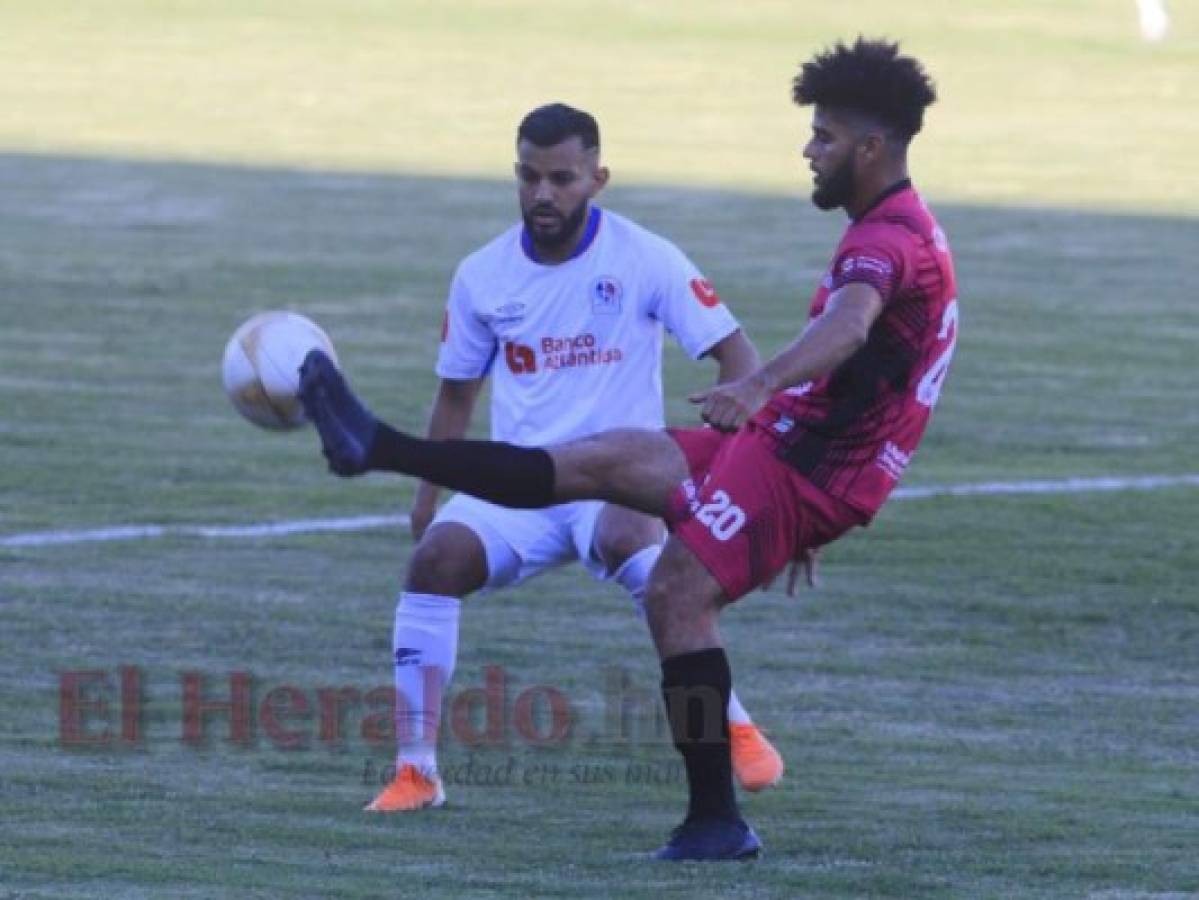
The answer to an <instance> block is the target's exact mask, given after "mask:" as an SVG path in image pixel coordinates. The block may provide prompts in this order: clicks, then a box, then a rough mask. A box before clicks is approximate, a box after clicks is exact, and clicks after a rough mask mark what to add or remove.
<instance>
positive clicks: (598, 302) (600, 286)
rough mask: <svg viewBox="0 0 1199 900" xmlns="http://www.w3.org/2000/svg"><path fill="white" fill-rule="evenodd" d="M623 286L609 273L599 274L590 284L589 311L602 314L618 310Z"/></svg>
mask: <svg viewBox="0 0 1199 900" xmlns="http://www.w3.org/2000/svg"><path fill="white" fill-rule="evenodd" d="M623 299H624V288H623V287H621V285H620V282H619V281H618V280H617V279H615V278H613V277H612V276H611V275H601V276H600V277H599V278H597V279H595V281H594V282H593V283H592V285H591V311H592V312H594V313H600V314H603V315H615V314H617V313H619V312H620V309H621V300H623Z"/></svg>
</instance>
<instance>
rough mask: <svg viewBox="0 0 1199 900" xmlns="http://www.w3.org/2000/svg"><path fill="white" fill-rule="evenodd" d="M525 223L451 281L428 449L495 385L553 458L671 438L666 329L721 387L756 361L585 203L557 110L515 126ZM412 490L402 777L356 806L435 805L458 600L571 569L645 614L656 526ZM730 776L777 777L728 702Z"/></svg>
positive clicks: (522, 434) (673, 255) (582, 129)
mask: <svg viewBox="0 0 1199 900" xmlns="http://www.w3.org/2000/svg"><path fill="white" fill-rule="evenodd" d="M516 149H517V163H516V177H517V187H518V194H519V199H520V208H521V217H522V220H523V221H522V222H520V223H517V224H515V225H513V226H512V227H511V228H509V229H508V230H507V231H505V232H504V233H503V234H501V235H500V236H499V237H497V238H495V239H494V240H492V241H491V242H490V243H488V244H486V245H485V246H483V247H482V248H480V249H479V250H477V251H476V252H474V253H472V254H471V255H470V256H468V257H466V258H465V259H464V260H463V261H462V262H461V264H460V265H459V266H458V270H457V272H456V273H455V275H454V279H453V282H452V284H451V286H450V293H449V300H448V303H447V308H446V317H445V324H444V329H443V335H442V344H441V350H440V354H439V356H438V360H437V374H438V376H439V377H440V378H441V383H440V387H439V389H438V392H437V395H436V398H435V400H434V404H433V411H432V414H431V416H430V422H429V430H428V436H429V437H430V438H432V439H446V438H460V437H462V436H463V435H464V434H465V433H466V430H467V427H468V425H469V422H470V419H471V415H472V413H473V410H474V405H475V399H476V397H477V396H478V392H479V389H480V387H481V386H482V383H483V381H484V379H486V378H487V377H488V376H491V377H492V379H493V385H492V404H491V436H492V439H493V440H497V441H508V442H511V443H514V444H519V445H524V446H536V445H552V444H559V443H562V442H563V441H569V440H572V439H574V438H578V437H582V436H584V435H588V434H592V433H594V432H598V431H603V430H605V429H609V428H616V427H633V428H661V427H663V425H664V416H663V400H662V373H661V355H662V340H663V332H664V331H669V332H670V333H671V334H672V335H673V336H674V338H675V340H677V341H678V343H679V344H680V345H681V346H682V348H683V349H684V350H685V351H686V352H687V354H688V355H689V356H691V357H692V358H693V359H699V358H700V357H705V356H710V357H711V358H712V359H714V360H715V361H716V362H717V364H718V366H719V381H721V382H726V381H733V380H736V379H738V378H740V377H742V376H744V375H747V374H749V373H750V372H752V371H754V370H756V368H757V366H758V364H759V359H758V355H757V352H756V351H755V349H754V347H753V345H752V344H751V343H750V341H749V339H748V338H746V337H745V335H744V334H743V333H742V331H741V329H740V327H739V326H738V324H737V321H736V319H734V318H733V316H732V314H731V313H730V312H729V311H728V309H727V308H726V307H725V306H724V304H723V303H722V302H721V301H720V298H719V297H718V296H717V294H716V291H715V290H714V289H713V287H712V286H711V284H709V282H708V281H707V280H706V279H704V277H703V275H702V274H701V273H700V272H699V270H698V269H697V268H696V267H695V265H694V264H693V263H692V262H691V261H690V260H689V259H688V258H687V257H686V256H685V255H684V254H683V253H682V252H681V251H680V250H679V249H678V248H677V247H675V246H674V245H673V244H672V243H670V242H669V241H667V240H665V239H664V238H662V237H659V236H658V235H655V234H653V233H651V232H649V231H647V230H645V229H644V228H642V227H640V226H639V225H637V224H635V223H634V222H631V221H630V220H628V219H626V218H624V217H622V216H619V215H616V214H615V213H613V212H610V211H609V210H606V209H601V208H600V207H598V206H596V205H594V204H592V202H591V201H592V200H593V198H594V197H595V196H596V194H598V193H599V191H600V190H601V189H602V188H603V187H604V186H605V185H606V184H607V182H608V177H609V172H608V170H607V168H605V167H603V166H601V165H600V158H599V128H598V126H597V124H596V122H595V119H594V118H592V116H590V115H589V114H588V113H586V112H583V111H581V110H576V109H573V108H572V107H569V106H566V105H564V104H561V103H555V104H550V105H547V106H542V107H539V108H538V109H535V110H533V111H532V112H531V113H529V114H528V116H526V117H525V119H524V121H523V122H522V123H521V125H520V127H519V128H518V130H517V147H516ZM437 491H438V489H437V488H436V487H435V486H433V485H431V484H428V483H426V482H422V483H421V484H420V485H419V486H418V488H417V491H416V497H415V500H414V503H413V510H412V526H413V534H414V536H415V537H416V538H417V540H418V544H417V546H416V549H415V551H414V552H413V556H412V560H411V562H410V564H409V571H408V578H407V581H406V583H405V586H404V590H403V592H402V593H401V594H400V598H399V602H398V603H397V605H396V614H395V630H394V633H393V654H394V662H395V685H396V738H397V745H398V746H397V756H396V775H395V777H394V779H393V780H392V781H391V783H390V784H388V785H387V787H386V788H385V789H384V790H383V791H382V792H381V793H380V794H379V796H378V797H376V798H375V799H374V800H373V801H372V802H371V803H370V804H369V805H368V806H367V809H368V810H371V811H376V812H399V811H408V810H417V809H423V808H426V807H431V806H440V805H441V804H442V803H443V802H444V801H445V793H444V790H443V787H442V784H441V780H440V779H439V777H438V775H437V757H436V742H437V727H438V718H439V715H440V707H441V700H442V696H443V693H444V689H445V687H446V686H447V685H448V684H449V681H450V679H451V677H452V676H453V671H454V664H455V661H456V658H457V650H458V618H459V607H460V605H461V599H462V598H463V597H465V596H467V595H468V594H471V593H473V592H475V591H477V590H480V589H492V590H493V589H496V588H500V587H506V586H508V585H513V584H517V583H520V582H522V581H524V580H525V579H527V578H530V577H532V576H534V575H537V574H538V573H540V572H543V571H545V570H546V569H548V568H551V567H554V566H558V565H561V564H563V563H567V562H570V561H573V560H578V561H580V562H582V563H583V565H584V566H585V567H586V568H587V569H588V571H590V572H591V573H592V574H593V575H594V576H595V577H597V578H600V579H612V580H615V581H616V582H618V583H619V584H620V585H621V586H622V587H624V588H625V589H626V590H627V591H628V592H629V593H630V594H631V595H632V597H633V598H634V600H635V602H636V603H637V604H638V605H639V606H641V604H642V602H643V597H644V593H645V586H646V583H647V581H648V578H649V573H650V570H651V569H652V568H653V565H654V562H655V561H656V560H657V558H658V554H659V553H660V552H661V545H662V542H663V540H664V537H665V531H664V527H663V525H662V523H661V522H660V521H659V520H657V519H654V518H652V517H650V516H647V515H644V514H643V513H639V512H634V511H632V510H628V509H624V508H622V507H616V506H611V505H606V504H604V503H602V502H600V501H583V502H578V503H566V504H562V505H559V506H554V507H550V508H548V509H507V508H505V507H501V506H495V505H493V504H490V503H487V502H484V501H482V500H478V499H475V498H473V497H469V496H467V495H465V494H459V495H456V496H454V497H453V498H452V499H451V500H450V501H449V502H448V503H446V504H445V505H444V506H443V507H442V508H441V509H440V510H439V511H438V510H436V498H437ZM729 720H730V723H731V729H732V740H731V745H732V756H733V764H734V770H735V772H736V775H737V778H738V780H739V781H740V783H741V784H742V786H743V787H745V788H746V789H748V790H761V789H762V788H764V787H767V786H769V785H771V784H774V783H775V782H777V781H778V779H779V778H780V777H781V776H782V773H783V762H782V759H781V757H780V756H779V755H778V753H777V751H775V749H774V747H772V746H771V745H770V743H769V742H768V741H767V740H766V738H765V737H764V736H763V735H762V733H761V732H760V731H759V730H758V728H757V727H756V726H755V725H754V724H753V722H752V721H751V720H750V718H749V716H748V714H747V713H746V712H745V710H744V708H743V707H742V706H741V704H740V702H739V701H738V700H737V698H736V694H735V693H734V694H733V695H732V698H731V699H730V703H729Z"/></svg>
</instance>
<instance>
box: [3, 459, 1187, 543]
mask: <svg viewBox="0 0 1199 900" xmlns="http://www.w3.org/2000/svg"><path fill="white" fill-rule="evenodd" d="M1177 487H1199V475H1144V476H1132V477H1125V476H1119V475H1112V476H1108V477H1105V478H1069V479H1065V480H1058V481H988V482H983V483H980V484H945V485H929V486H927V487H911V488H898V489H896V491H895V493H894V494H893V495H892V499H895V500H925V499H930V498H933V497H987V496H1019V495H1022V494H1086V493H1092V492H1103V493H1107V492H1111V491H1156V490H1163V489H1166V488H1177ZM408 522H409V518H408V516H407V515H402V514H401V515H394V516H345V517H342V518H325V519H291V520H288V521H283V522H255V523H251V524H248V525H123V526H118V527H113V528H91V529H82V530H75V531H32V532H27V533H25V534H10V535H6V536H4V537H0V547H52V546H60V545H63V544H88V543H108V542H111V541H144V540H153V539H155V538H163V537H199V538H215V539H222V538H254V537H287V536H289V535H294V534H320V533H322V532H329V531H366V530H369V529H373V528H391V527H394V526H404V525H407V524H408Z"/></svg>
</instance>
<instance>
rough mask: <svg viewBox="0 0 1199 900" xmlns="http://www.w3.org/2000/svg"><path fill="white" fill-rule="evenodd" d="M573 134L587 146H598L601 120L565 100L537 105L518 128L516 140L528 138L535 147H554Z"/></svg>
mask: <svg viewBox="0 0 1199 900" xmlns="http://www.w3.org/2000/svg"><path fill="white" fill-rule="evenodd" d="M572 137H577V138H578V139H579V140H580V141H582V142H583V149H584V150H595V149H597V148H598V147H599V142H600V137H599V124H598V123H597V122H596V121H595V117H594V116H592V115H591V113H587V112H583V110H581V109H575V108H574V107H573V106H567V105H566V104H565V103H547V104H546V105H545V106H539V107H537V108H536V109H535V110H533V111H532V112H531V113H529V114H528V115H527V116H525V117H524V120H523V121H522V122H521V123H520V127H519V128H517V129H516V143H518V144H519V143H520V142H521V141H528V142H529V143H531V144H533V145H534V146H536V147H553V146H554V145H555V144H561V143H562V142H563V141H565V140H567V139H569V138H572Z"/></svg>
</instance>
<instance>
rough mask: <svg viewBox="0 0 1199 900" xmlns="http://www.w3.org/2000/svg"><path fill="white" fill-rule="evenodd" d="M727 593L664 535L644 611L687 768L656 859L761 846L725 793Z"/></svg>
mask: <svg viewBox="0 0 1199 900" xmlns="http://www.w3.org/2000/svg"><path fill="white" fill-rule="evenodd" d="M727 602H728V597H727V596H726V594H725V593H724V589H723V588H722V587H721V585H720V583H719V582H718V581H717V580H716V579H715V578H714V577H713V576H712V574H711V573H710V572H708V570H707V569H706V568H705V567H704V565H703V564H702V563H700V561H699V560H698V559H697V558H696V557H695V555H694V554H693V553H692V552H691V551H690V550H689V549H688V548H687V547H686V546H685V545H684V544H683V543H682V542H680V541H679V540H678V539H677V538H675V537H671V539H670V540H669V541H667V543H666V547H665V549H664V550H663V551H662V557H661V559H659V561H658V564H657V566H655V568H654V573H653V575H652V576H651V578H650V585H649V592H648V594H647V596H646V612H647V615H648V619H649V625H650V633H651V635H652V636H653V639H654V644H655V646H656V647H657V649H658V655H659V658H660V659H661V663H662V699H663V702H664V703H665V705H666V713H667V720H668V721H669V723H670V731H671V738H672V739H673V741H674V745H675V748H676V749H677V750H678V751H679V754H680V755H681V756H682V757H683V766H684V769H685V771H686V773H687V793H688V803H687V815H686V818H685V819H684V820H683V824H682V825H680V826H679V827H678V828H677V829H675V832H674V834H673V835H672V836H671V839H670V841H669V842H668V843H667V844H666V845H665V846H664V847H662V848H661V849H660V850H659V851H658V853H657V856H658V858H659V859H668V860H688V859H745V858H747V857H752V856H756V855H757V854H758V853H759V852H760V851H761V846H762V845H761V843H760V842H759V841H758V837H757V835H756V834H754V832H753V829H752V828H750V827H749V825H748V824H746V822H745V821H744V820H743V819H742V818H741V814H740V812H739V811H738V809H737V800H736V797H735V796H734V792H733V771H732V757H731V750H730V738H729V720H728V701H729V694H730V693H731V692H732V673H731V671H730V669H729V662H728V657H727V656H726V655H725V652H724V647H723V644H722V642H721V638H720V631H719V629H718V627H717V619H718V617H719V615H720V610H721V608H722V607H723V606H724V605H725V604H726V603H727Z"/></svg>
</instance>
